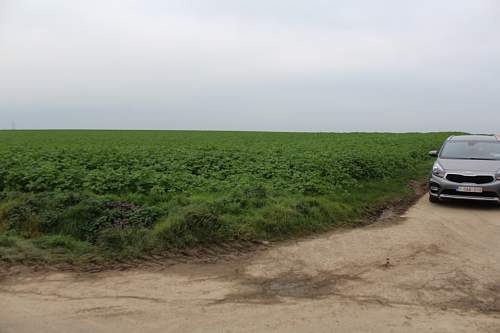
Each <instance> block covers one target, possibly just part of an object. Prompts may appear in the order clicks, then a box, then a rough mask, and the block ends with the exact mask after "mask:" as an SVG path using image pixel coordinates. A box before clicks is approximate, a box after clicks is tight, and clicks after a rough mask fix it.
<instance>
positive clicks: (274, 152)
mask: <svg viewBox="0 0 500 333" xmlns="http://www.w3.org/2000/svg"><path fill="white" fill-rule="evenodd" d="M448 135H449V133H432V134H413V133H412V134H386V133H382V134H368V133H367V134H365V133H346V134H327V133H320V134H316V133H252V132H189V131H0V258H1V259H2V260H8V261H21V262H22V261H32V260H33V261H37V260H38V261H71V262H78V261H79V260H85V258H93V259H92V260H95V258H97V257H99V258H105V259H106V260H107V259H110V258H124V257H125V258H127V257H134V256H140V255H143V254H145V253H154V252H160V251H168V250H169V249H174V248H183V247H191V246H204V245H207V244H211V243H218V242H230V241H235V240H254V239H262V240H264V239H267V240H273V239H282V238H286V237H291V236H298V235H303V234H309V233H314V232H319V231H323V230H328V229H330V228H332V227H334V226H338V225H347V224H354V223H358V222H359V221H361V220H362V219H363V216H365V215H366V214H367V213H369V212H370V211H371V210H373V209H374V208H376V207H380V205H382V204H384V203H387V202H389V201H391V200H394V199H395V198H398V197H402V196H405V195H409V194H410V193H411V189H410V188H409V186H408V183H409V181H410V180H412V179H416V180H422V179H423V178H424V175H425V173H426V172H428V168H429V167H430V165H431V162H432V161H431V160H430V159H429V158H428V156H427V152H428V151H429V150H431V149H436V148H438V147H439V146H440V144H441V142H442V141H443V140H444V139H445V138H446V137H447V136H448ZM89 260H90V259H89Z"/></svg>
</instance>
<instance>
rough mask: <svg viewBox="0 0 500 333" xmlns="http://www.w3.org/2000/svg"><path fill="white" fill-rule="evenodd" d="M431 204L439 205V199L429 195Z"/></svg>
mask: <svg viewBox="0 0 500 333" xmlns="http://www.w3.org/2000/svg"><path fill="white" fill-rule="evenodd" d="M429 202H432V203H438V202H439V198H438V197H435V196H433V195H430V194H429Z"/></svg>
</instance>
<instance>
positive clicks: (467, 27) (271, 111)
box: [0, 0, 500, 132]
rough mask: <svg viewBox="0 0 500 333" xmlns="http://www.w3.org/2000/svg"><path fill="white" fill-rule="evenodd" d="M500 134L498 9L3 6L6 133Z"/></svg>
mask: <svg viewBox="0 0 500 333" xmlns="http://www.w3.org/2000/svg"><path fill="white" fill-rule="evenodd" d="M12 122H15V123H16V126H17V128H117V129H118V128H119V129H135V128H137V129H223V130H265V131H269V130H280V131H398V132H401V131H436V130H464V131H471V132H500V1H498V0H418V1H401V0H380V1H373V0H302V1H298V0H197V1H190V0H163V1H160V0H142V1H130V0H116V1H115V0H81V1H77V0H72V1H68V0H31V1H29V0H0V128H10V127H11V126H12V125H11V124H12Z"/></svg>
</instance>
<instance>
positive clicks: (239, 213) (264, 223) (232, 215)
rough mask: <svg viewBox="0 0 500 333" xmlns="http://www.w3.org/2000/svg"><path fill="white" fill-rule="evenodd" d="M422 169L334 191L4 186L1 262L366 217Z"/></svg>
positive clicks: (74, 261)
mask: <svg viewBox="0 0 500 333" xmlns="http://www.w3.org/2000/svg"><path fill="white" fill-rule="evenodd" d="M429 163H430V162H426V163H423V164H422V165H421V166H419V167H418V168H416V169H417V170H420V171H419V173H418V174H415V173H414V172H413V173H412V174H403V175H399V176H397V177H392V178H385V179H382V180H377V181H367V182H362V183H359V184H358V185H357V186H355V187H353V188H352V189H350V190H348V191H346V190H342V191H340V190H339V191H338V192H336V193H331V194H328V195H320V196H308V195H290V194H288V195H284V194H283V193H270V192H269V191H268V190H267V189H266V188H265V187H263V186H259V185H256V186H251V187H245V188H243V189H238V190H237V191H234V192H231V193H209V194H206V193H199V194H196V195H192V196H184V195H176V196H161V197H158V196H154V195H148V196H141V195H133V194H131V195H126V196H115V195H111V196H110V195H108V196H97V195H94V194H86V193H60V192H46V193H38V194H33V193H5V194H4V198H3V200H2V202H1V204H0V261H3V262H4V263H14V264H18V263H23V264H34V263H36V264H49V265H50V264H59V263H68V264H71V265H85V264H88V263H97V264H101V265H105V264H107V263H113V262H116V261H120V262H123V261H127V260H130V259H136V258H141V257H143V256H145V255H151V254H159V253H168V251H175V250H179V249H190V248H200V247H210V246H212V245H214V244H215V245H217V244H231V243H233V244H235V243H237V242H238V241H253V240H268V241H277V240H283V239H288V238H292V237H301V236H305V235H310V234H313V233H320V232H324V231H327V230H331V229H332V228H335V227H346V226H359V225H363V224H366V223H367V221H369V220H370V219H371V217H373V216H374V215H376V214H377V213H378V212H380V210H381V208H382V207H386V206H387V205H391V204H393V203H394V202H396V201H399V202H401V201H404V200H408V199H409V198H414V197H415V196H416V194H415V189H414V187H412V186H410V181H411V180H416V181H418V180H422V179H424V177H425V174H426V173H427V171H428V168H429V166H430V165H429Z"/></svg>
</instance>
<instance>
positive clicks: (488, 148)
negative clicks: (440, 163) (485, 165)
mask: <svg viewBox="0 0 500 333" xmlns="http://www.w3.org/2000/svg"><path fill="white" fill-rule="evenodd" d="M440 157H441V158H451V159H464V160H469V159H470V160H500V142H499V141H449V142H447V143H446V144H445V146H444V147H443V150H442V151H441V155H440Z"/></svg>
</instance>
